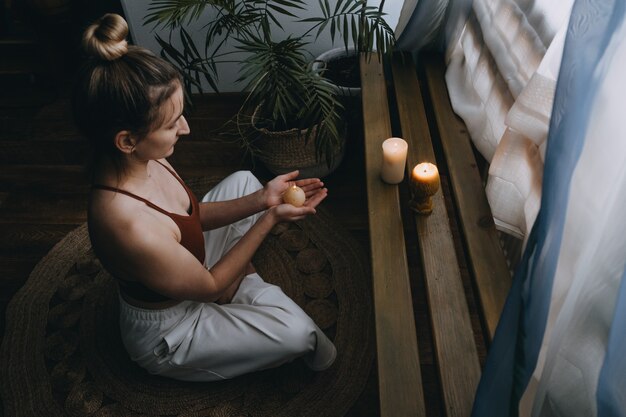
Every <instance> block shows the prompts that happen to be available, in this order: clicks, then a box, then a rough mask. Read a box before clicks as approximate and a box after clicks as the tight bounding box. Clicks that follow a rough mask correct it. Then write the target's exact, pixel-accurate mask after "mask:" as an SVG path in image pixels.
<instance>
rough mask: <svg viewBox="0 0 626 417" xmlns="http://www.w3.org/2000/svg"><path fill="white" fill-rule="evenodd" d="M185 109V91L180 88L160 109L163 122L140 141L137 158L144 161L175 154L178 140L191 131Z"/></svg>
mask: <svg viewBox="0 0 626 417" xmlns="http://www.w3.org/2000/svg"><path fill="white" fill-rule="evenodd" d="M183 109H184V96H183V89H182V87H181V86H178V88H176V91H174V93H173V94H172V95H171V97H170V98H169V99H167V100H166V101H165V102H164V103H163V104H162V105H161V108H160V109H159V111H160V112H161V114H162V119H163V122H162V123H161V124H160V126H159V127H157V128H156V129H153V130H151V131H150V132H149V133H148V134H147V135H146V137H144V138H143V139H141V140H139V141H138V143H137V144H136V146H135V150H134V153H135V156H136V157H138V158H140V159H143V160H150V159H161V158H167V157H168V156H170V155H171V154H172V153H173V152H174V145H175V144H176V142H178V138H179V137H180V136H183V135H187V134H189V131H190V130H189V125H188V124H187V120H185V116H183Z"/></svg>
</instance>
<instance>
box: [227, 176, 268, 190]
mask: <svg viewBox="0 0 626 417" xmlns="http://www.w3.org/2000/svg"><path fill="white" fill-rule="evenodd" d="M230 177H232V179H233V180H234V181H236V182H237V183H239V184H243V185H244V190H246V191H247V193H250V192H254V191H257V190H260V189H261V188H263V184H261V182H260V181H259V179H258V178H257V177H255V176H254V174H253V173H252V172H250V171H237V172H234V173H233V174H231V176H230Z"/></svg>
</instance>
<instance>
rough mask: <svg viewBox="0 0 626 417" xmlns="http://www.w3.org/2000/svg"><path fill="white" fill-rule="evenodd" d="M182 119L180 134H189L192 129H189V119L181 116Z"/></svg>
mask: <svg viewBox="0 0 626 417" xmlns="http://www.w3.org/2000/svg"><path fill="white" fill-rule="evenodd" d="M180 121H181V125H180V128H179V129H178V134H179V135H188V134H189V132H191V129H189V123H187V119H186V118H185V116H180Z"/></svg>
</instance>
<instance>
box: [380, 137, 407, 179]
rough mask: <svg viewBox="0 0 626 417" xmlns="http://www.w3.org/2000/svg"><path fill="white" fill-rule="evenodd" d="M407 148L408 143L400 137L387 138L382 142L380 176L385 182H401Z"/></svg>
mask: <svg viewBox="0 0 626 417" xmlns="http://www.w3.org/2000/svg"><path fill="white" fill-rule="evenodd" d="M408 148H409V145H408V144H407V143H406V141H405V140H404V139H401V138H389V139H386V140H385V141H384V142H383V165H382V167H381V171H380V176H381V178H382V179H383V181H385V182H386V183H387V184H398V183H400V182H402V179H403V178H404V168H405V166H406V153H407V149H408Z"/></svg>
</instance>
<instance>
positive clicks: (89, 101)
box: [72, 13, 183, 171]
mask: <svg viewBox="0 0 626 417" xmlns="http://www.w3.org/2000/svg"><path fill="white" fill-rule="evenodd" d="M126 36H128V24H127V23H126V21H125V20H124V18H123V17H121V16H120V15H117V14H112V13H110V14H105V15H104V16H102V17H101V18H100V19H98V20H97V21H96V22H94V23H93V24H92V25H90V26H89V27H88V28H87V29H86V30H85V32H84V35H83V48H84V49H85V52H86V53H87V57H86V60H85V62H84V64H83V65H82V67H81V68H80V70H79V71H78V73H77V75H76V78H75V84H74V94H73V97H72V108H73V111H74V120H75V122H76V125H77V126H78V128H79V129H80V130H81V132H82V133H83V134H84V135H85V136H86V137H87V138H88V139H89V140H90V141H91V143H92V149H93V155H94V160H93V162H94V163H95V164H97V163H98V162H99V160H100V158H102V157H108V158H110V160H112V161H113V162H114V163H115V164H116V166H118V168H119V167H121V165H120V157H121V154H120V152H119V150H118V149H117V148H116V147H115V146H114V138H115V135H116V134H117V133H118V132H120V131H123V130H128V131H130V132H131V133H132V134H134V135H135V136H137V137H138V138H139V139H142V138H143V137H145V135H147V134H148V133H149V132H150V131H151V129H153V128H154V127H156V126H157V125H158V123H160V122H161V118H162V114H161V112H160V108H161V106H162V104H163V103H164V102H165V101H166V100H168V99H169V98H170V97H171V96H172V94H174V92H175V91H176V90H177V89H178V88H180V87H181V86H182V85H183V83H182V77H181V75H180V73H179V72H178V70H177V69H176V68H175V67H174V66H173V65H172V64H170V63H169V62H167V61H165V60H163V59H162V58H160V57H158V56H156V55H155V54H153V53H152V52H150V51H149V50H147V49H145V48H142V47H139V46H136V45H129V44H128V43H127V41H126ZM118 171H119V169H118Z"/></svg>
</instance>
